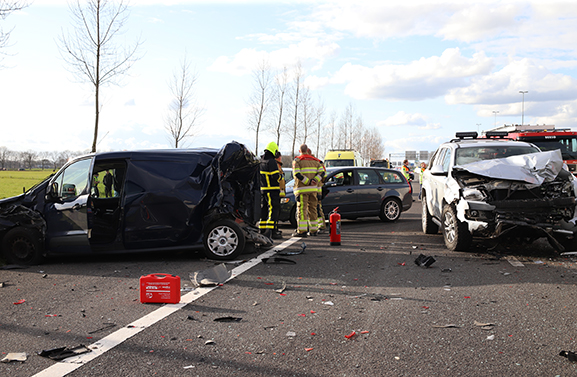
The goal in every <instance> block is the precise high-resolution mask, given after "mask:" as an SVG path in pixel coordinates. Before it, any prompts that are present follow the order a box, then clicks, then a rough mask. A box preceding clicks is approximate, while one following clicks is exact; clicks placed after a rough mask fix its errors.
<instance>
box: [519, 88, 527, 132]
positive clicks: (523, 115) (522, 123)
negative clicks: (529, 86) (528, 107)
mask: <svg viewBox="0 0 577 377" xmlns="http://www.w3.org/2000/svg"><path fill="white" fill-rule="evenodd" d="M519 93H521V94H522V95H523V109H522V110H521V126H523V125H524V124H525V93H529V91H528V90H519Z"/></svg>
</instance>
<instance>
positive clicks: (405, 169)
mask: <svg viewBox="0 0 577 377" xmlns="http://www.w3.org/2000/svg"><path fill="white" fill-rule="evenodd" d="M401 171H402V173H403V175H404V176H405V178H407V182H411V176H410V175H409V173H410V171H411V168H410V167H409V160H405V161H403V166H402V167H401Z"/></svg>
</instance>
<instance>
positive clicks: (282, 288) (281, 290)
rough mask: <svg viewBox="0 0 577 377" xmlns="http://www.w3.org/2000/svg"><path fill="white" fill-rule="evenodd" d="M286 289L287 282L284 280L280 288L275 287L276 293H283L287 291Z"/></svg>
mask: <svg viewBox="0 0 577 377" xmlns="http://www.w3.org/2000/svg"><path fill="white" fill-rule="evenodd" d="M285 289H286V282H284V281H283V282H282V287H281V288H279V289H275V290H274V291H275V292H276V293H283V292H284V291H285Z"/></svg>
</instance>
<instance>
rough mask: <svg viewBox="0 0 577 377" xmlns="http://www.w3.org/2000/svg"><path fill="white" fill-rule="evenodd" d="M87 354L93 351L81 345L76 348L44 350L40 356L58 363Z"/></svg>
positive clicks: (39, 353)
mask: <svg viewBox="0 0 577 377" xmlns="http://www.w3.org/2000/svg"><path fill="white" fill-rule="evenodd" d="M87 352H92V351H91V350H90V349H89V348H88V347H86V346H85V345H84V344H81V345H79V346H77V347H74V348H68V347H58V348H52V349H49V350H42V351H41V352H38V356H42V357H47V358H49V359H52V360H57V361H58V360H64V359H66V358H68V357H71V356H77V355H81V354H83V353H87Z"/></svg>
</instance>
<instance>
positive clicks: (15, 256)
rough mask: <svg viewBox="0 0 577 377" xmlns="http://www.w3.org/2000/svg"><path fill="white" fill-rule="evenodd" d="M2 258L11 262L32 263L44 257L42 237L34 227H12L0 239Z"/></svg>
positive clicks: (38, 261) (37, 262)
mask: <svg viewBox="0 0 577 377" xmlns="http://www.w3.org/2000/svg"><path fill="white" fill-rule="evenodd" d="M2 250H3V252H4V258H6V260H7V261H8V262H9V263H12V264H22V265H27V266H29V265H34V264H39V263H40V262H42V260H43V259H44V257H43V255H42V237H41V236H40V234H39V233H38V231H36V230H34V229H28V228H22V227H17V228H13V229H11V230H10V231H8V233H6V235H5V236H4V239H3V240H2Z"/></svg>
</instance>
